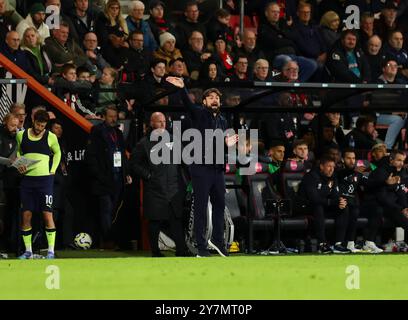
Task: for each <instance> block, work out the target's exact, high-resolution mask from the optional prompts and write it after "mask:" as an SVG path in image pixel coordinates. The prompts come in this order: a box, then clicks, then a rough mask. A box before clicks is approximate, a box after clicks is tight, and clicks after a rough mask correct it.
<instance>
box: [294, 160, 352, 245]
mask: <svg viewBox="0 0 408 320" xmlns="http://www.w3.org/2000/svg"><path fill="white" fill-rule="evenodd" d="M334 170H335V160H334V159H333V158H331V157H329V156H323V157H322V158H321V159H320V165H319V167H318V168H316V169H315V170H312V171H310V172H309V173H307V174H306V175H305V176H304V177H303V179H302V182H301V184H300V189H299V194H300V195H301V198H303V199H304V201H305V203H306V204H307V205H308V207H309V209H310V211H312V212H313V225H314V229H315V232H316V236H317V239H318V240H319V252H320V253H349V252H350V250H349V249H347V248H345V247H344V246H343V242H344V239H345V237H346V231H347V227H348V222H349V211H348V207H347V199H346V198H345V197H344V196H341V194H340V192H339V187H338V183H337V179H336V177H335V176H334ZM329 216H332V217H333V218H334V219H335V241H336V242H335V245H334V246H333V247H332V248H330V247H329V246H328V244H327V242H326V225H325V221H326V217H329Z"/></svg>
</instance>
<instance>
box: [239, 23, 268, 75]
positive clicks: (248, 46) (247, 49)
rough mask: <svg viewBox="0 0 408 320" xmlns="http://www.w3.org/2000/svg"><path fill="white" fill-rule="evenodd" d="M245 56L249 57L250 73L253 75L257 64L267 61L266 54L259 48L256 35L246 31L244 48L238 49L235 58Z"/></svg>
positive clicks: (243, 38) (243, 39)
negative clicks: (261, 60) (260, 61)
mask: <svg viewBox="0 0 408 320" xmlns="http://www.w3.org/2000/svg"><path fill="white" fill-rule="evenodd" d="M239 55H245V56H246V57H248V73H249V74H252V70H253V68H254V65H255V62H256V61H257V60H259V59H266V56H265V53H264V52H263V51H262V50H261V49H260V48H259V47H258V46H257V37H256V33H255V32H254V31H252V30H248V29H246V30H244V34H243V37H242V46H241V47H240V48H237V49H236V52H235V56H239Z"/></svg>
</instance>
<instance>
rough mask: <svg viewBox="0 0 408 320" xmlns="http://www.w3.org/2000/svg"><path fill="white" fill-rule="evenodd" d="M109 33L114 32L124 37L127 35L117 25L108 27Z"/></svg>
mask: <svg viewBox="0 0 408 320" xmlns="http://www.w3.org/2000/svg"><path fill="white" fill-rule="evenodd" d="M108 33H109V34H113V35H115V36H117V37H124V36H125V32H123V31H122V30H120V29H118V28H115V27H110V28H109V29H108Z"/></svg>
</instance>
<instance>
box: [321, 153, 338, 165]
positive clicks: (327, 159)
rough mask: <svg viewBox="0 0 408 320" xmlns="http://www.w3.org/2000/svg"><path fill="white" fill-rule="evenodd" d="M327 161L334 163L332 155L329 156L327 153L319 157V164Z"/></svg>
mask: <svg viewBox="0 0 408 320" xmlns="http://www.w3.org/2000/svg"><path fill="white" fill-rule="evenodd" d="M327 162H334V163H336V160H334V159H333V157H330V156H329V155H327V154H325V155H323V156H322V157H321V158H320V164H323V165H324V164H326V163H327Z"/></svg>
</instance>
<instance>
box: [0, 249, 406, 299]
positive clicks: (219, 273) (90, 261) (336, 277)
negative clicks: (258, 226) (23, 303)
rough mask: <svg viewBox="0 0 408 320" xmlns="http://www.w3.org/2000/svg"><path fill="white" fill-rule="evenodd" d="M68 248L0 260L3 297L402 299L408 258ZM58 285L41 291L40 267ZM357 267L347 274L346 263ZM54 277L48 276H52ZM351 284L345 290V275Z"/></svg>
mask: <svg viewBox="0 0 408 320" xmlns="http://www.w3.org/2000/svg"><path fill="white" fill-rule="evenodd" d="M146 254H147V253H145V254H142V255H141V254H140V253H139V254H138V253H135V252H98V251H72V252H61V253H59V256H60V258H59V259H55V260H31V261H27V260H26V261H19V260H14V259H8V260H0V283H1V285H0V286H1V290H0V300H4V299H138V300H150V299H158V300H162V299H172V300H173V299H175V300H178V299H193V300H194V299H216V300H217V299H227V300H239V299H249V300H269V299H407V298H408V255H406V254H382V255H369V254H358V255H329V256H322V255H290V256H250V255H232V256H230V257H228V258H221V257H218V256H214V257H211V258H193V257H192V258H176V257H171V256H170V255H171V254H170V253H169V254H168V255H169V256H168V257H166V258H150V257H148V256H146ZM51 265H52V266H57V267H58V269H59V284H60V288H59V289H47V287H46V283H47V277H49V276H50V275H51V274H49V273H48V274H47V273H46V271H47V267H49V266H51ZM350 265H354V266H357V267H358V271H359V283H358V282H357V280H356V279H357V278H355V277H356V276H358V274H357V273H356V271H355V270H357V269H354V271H353V272H351V273H347V267H348V266H350ZM52 275H53V276H55V273H53V274H52ZM350 276H351V277H353V279H354V282H353V283H354V287H356V286H357V284H359V289H350V288H348V287H347V283H348V284H350V278H348V277H350Z"/></svg>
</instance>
